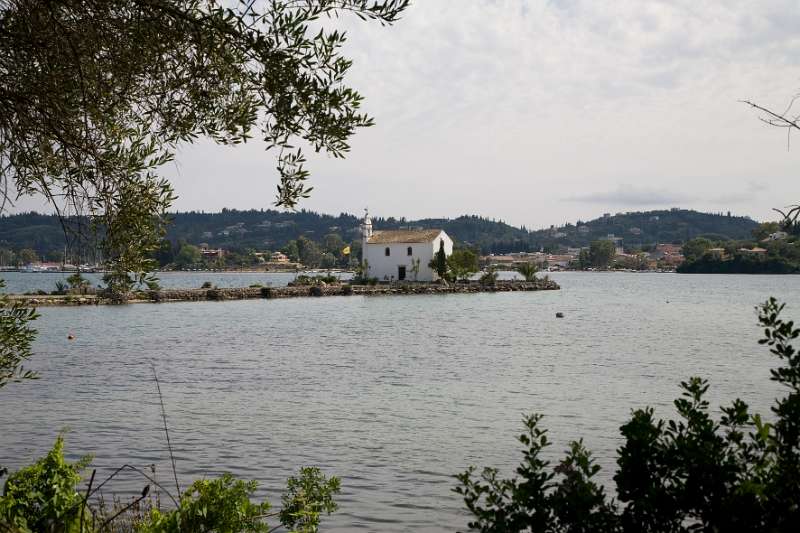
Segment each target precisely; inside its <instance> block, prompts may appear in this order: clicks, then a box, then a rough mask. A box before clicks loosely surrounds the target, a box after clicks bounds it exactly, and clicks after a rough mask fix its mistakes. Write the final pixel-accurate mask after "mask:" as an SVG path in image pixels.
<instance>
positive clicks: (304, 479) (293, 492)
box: [280, 467, 340, 533]
mask: <svg viewBox="0 0 800 533" xmlns="http://www.w3.org/2000/svg"><path fill="white" fill-rule="evenodd" d="M286 488H287V492H286V494H284V495H283V498H282V499H283V509H281V512H280V520H281V524H283V525H284V526H285V527H286V528H288V529H290V530H291V531H293V532H297V533H316V531H318V529H319V521H320V517H321V516H322V513H325V514H331V513H332V512H334V511H336V509H337V508H338V506H337V505H336V502H334V501H333V496H334V494H338V493H339V489H340V482H339V479H338V478H336V477H333V478H330V479H327V478H326V477H325V476H324V475H323V474H322V471H321V470H320V469H319V468H315V467H311V468H301V469H300V476H299V477H294V476H292V477H290V478H289V479H288V480H287V481H286Z"/></svg>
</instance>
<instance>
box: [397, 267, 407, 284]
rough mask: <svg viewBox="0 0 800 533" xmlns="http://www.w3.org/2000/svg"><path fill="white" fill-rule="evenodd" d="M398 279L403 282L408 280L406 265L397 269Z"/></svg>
mask: <svg viewBox="0 0 800 533" xmlns="http://www.w3.org/2000/svg"><path fill="white" fill-rule="evenodd" d="M397 279H399V280H400V281H403V280H404V279H406V267H405V265H403V266H399V267H397Z"/></svg>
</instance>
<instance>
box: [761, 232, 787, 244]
mask: <svg viewBox="0 0 800 533" xmlns="http://www.w3.org/2000/svg"><path fill="white" fill-rule="evenodd" d="M788 236H789V234H788V233H786V232H785V231H776V232H775V233H770V234H769V235H767V238H766V239H761V242H769V241H781V240H783V239H785V238H786V237H788Z"/></svg>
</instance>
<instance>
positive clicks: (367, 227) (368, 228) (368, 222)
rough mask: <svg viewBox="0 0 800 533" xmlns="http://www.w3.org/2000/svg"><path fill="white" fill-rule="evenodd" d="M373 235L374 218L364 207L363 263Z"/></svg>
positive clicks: (362, 223)
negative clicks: (368, 243) (368, 242)
mask: <svg viewBox="0 0 800 533" xmlns="http://www.w3.org/2000/svg"><path fill="white" fill-rule="evenodd" d="M370 237H372V219H371V218H370V217H369V209H367V208H364V220H362V221H361V265H362V266H363V265H364V264H365V263H366V260H367V241H369V238H370Z"/></svg>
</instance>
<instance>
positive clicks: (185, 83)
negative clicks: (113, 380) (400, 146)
mask: <svg viewBox="0 0 800 533" xmlns="http://www.w3.org/2000/svg"><path fill="white" fill-rule="evenodd" d="M408 3H409V0H384V1H377V0H376V1H368V0H274V1H269V2H267V1H263V2H262V1H239V2H219V1H216V0H120V1H118V2H107V1H104V0H61V1H59V2H46V1H43V0H0V191H2V193H0V194H1V195H2V196H1V197H0V200H2V203H1V204H0V205H2V207H0V211H2V208H3V207H5V205H6V203H7V202H13V201H14V200H15V199H16V198H18V197H19V196H20V195H30V194H42V195H44V196H45V197H46V198H47V199H48V200H49V201H50V202H51V203H52V204H53V206H54V207H55V208H56V209H57V210H58V212H59V214H60V215H62V216H63V217H64V219H65V220H66V221H69V220H72V218H71V217H73V216H75V215H88V216H89V217H95V216H103V215H107V214H108V213H113V212H114V204H115V202H116V199H117V198H118V196H119V194H120V190H121V189H122V188H124V187H131V182H135V181H139V182H141V183H154V182H155V183H160V184H162V185H166V184H165V183H164V182H160V181H159V179H158V177H157V175H156V171H157V169H158V168H159V167H160V166H162V165H164V164H165V163H167V162H169V161H171V160H172V159H173V157H174V153H175V149H176V148H177V147H178V145H180V144H181V143H192V142H194V141H195V140H197V139H198V138H200V137H208V138H210V139H213V140H214V141H215V142H217V143H221V144H230V145H236V144H239V143H243V142H246V141H247V140H249V139H251V138H253V137H254V136H256V135H258V136H260V137H261V138H262V139H263V140H264V141H265V142H266V144H267V146H268V148H269V149H273V148H274V149H276V153H277V157H278V164H277V168H278V171H279V173H280V183H279V185H278V195H277V199H276V204H277V205H279V206H284V207H288V208H293V207H295V206H296V205H297V203H298V201H299V200H300V199H301V198H304V197H307V196H308V194H309V193H310V192H311V187H310V186H308V185H307V178H308V172H307V171H306V170H305V168H304V163H305V159H304V156H303V154H302V152H301V151H300V150H298V149H297V148H296V147H295V144H297V143H298V142H303V143H305V144H308V145H310V146H311V147H312V148H313V149H314V150H315V151H325V152H327V153H329V154H331V155H333V156H334V157H343V156H344V155H345V154H346V152H347V151H348V150H349V148H350V146H349V144H348V141H349V138H350V136H351V135H352V134H353V133H354V132H355V130H356V129H357V128H361V127H367V126H370V125H371V124H372V119H371V118H370V117H369V116H367V115H366V114H365V113H363V112H362V111H361V110H360V107H361V102H362V97H361V95H360V94H359V93H358V92H356V91H355V90H354V89H352V88H350V87H348V86H347V85H346V84H345V76H346V74H347V72H348V70H349V69H350V66H351V64H352V62H351V61H350V60H349V59H347V58H346V57H343V56H342V55H341V53H340V52H341V48H342V45H343V44H344V43H345V40H346V35H345V33H344V32H342V31H338V30H335V29H326V28H325V23H324V20H326V19H327V20H329V19H331V18H335V17H338V16H339V15H340V14H346V13H350V14H354V15H356V16H358V17H359V18H361V19H364V20H373V21H377V22H379V23H381V24H384V25H386V24H391V23H393V22H395V21H397V20H398V18H399V17H400V15H401V14H402V12H403V11H404V10H405V9H406V7H407V6H408ZM145 188H146V189H148V191H146V193H147V194H146V198H142V205H147V204H148V203H149V204H154V205H147V211H148V212H149V213H150V216H153V217H157V218H162V219H163V218H164V216H165V212H166V209H167V208H168V207H169V202H170V201H171V200H172V195H164V194H163V191H160V190H159V188H158V187H145ZM127 201H137V200H136V199H135V198H133V199H128V200H127ZM132 211H135V209H133V210H132ZM103 222H104V223H105V224H107V226H106V231H116V230H115V229H114V228H113V227H112V226H114V224H108V220H103ZM154 228H155V229H157V228H158V224H156V225H155V226H154ZM126 236H127V235H126V233H125V232H124V231H122V233H120V234H119V235H118V236H116V237H114V238H112V239H109V241H107V242H106V244H107V245H111V246H115V245H118V243H119V242H123V243H126V244H134V243H127V239H126ZM112 242H114V243H117V244H112ZM116 254H117V255H120V254H121V252H120V251H119V250H116Z"/></svg>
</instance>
